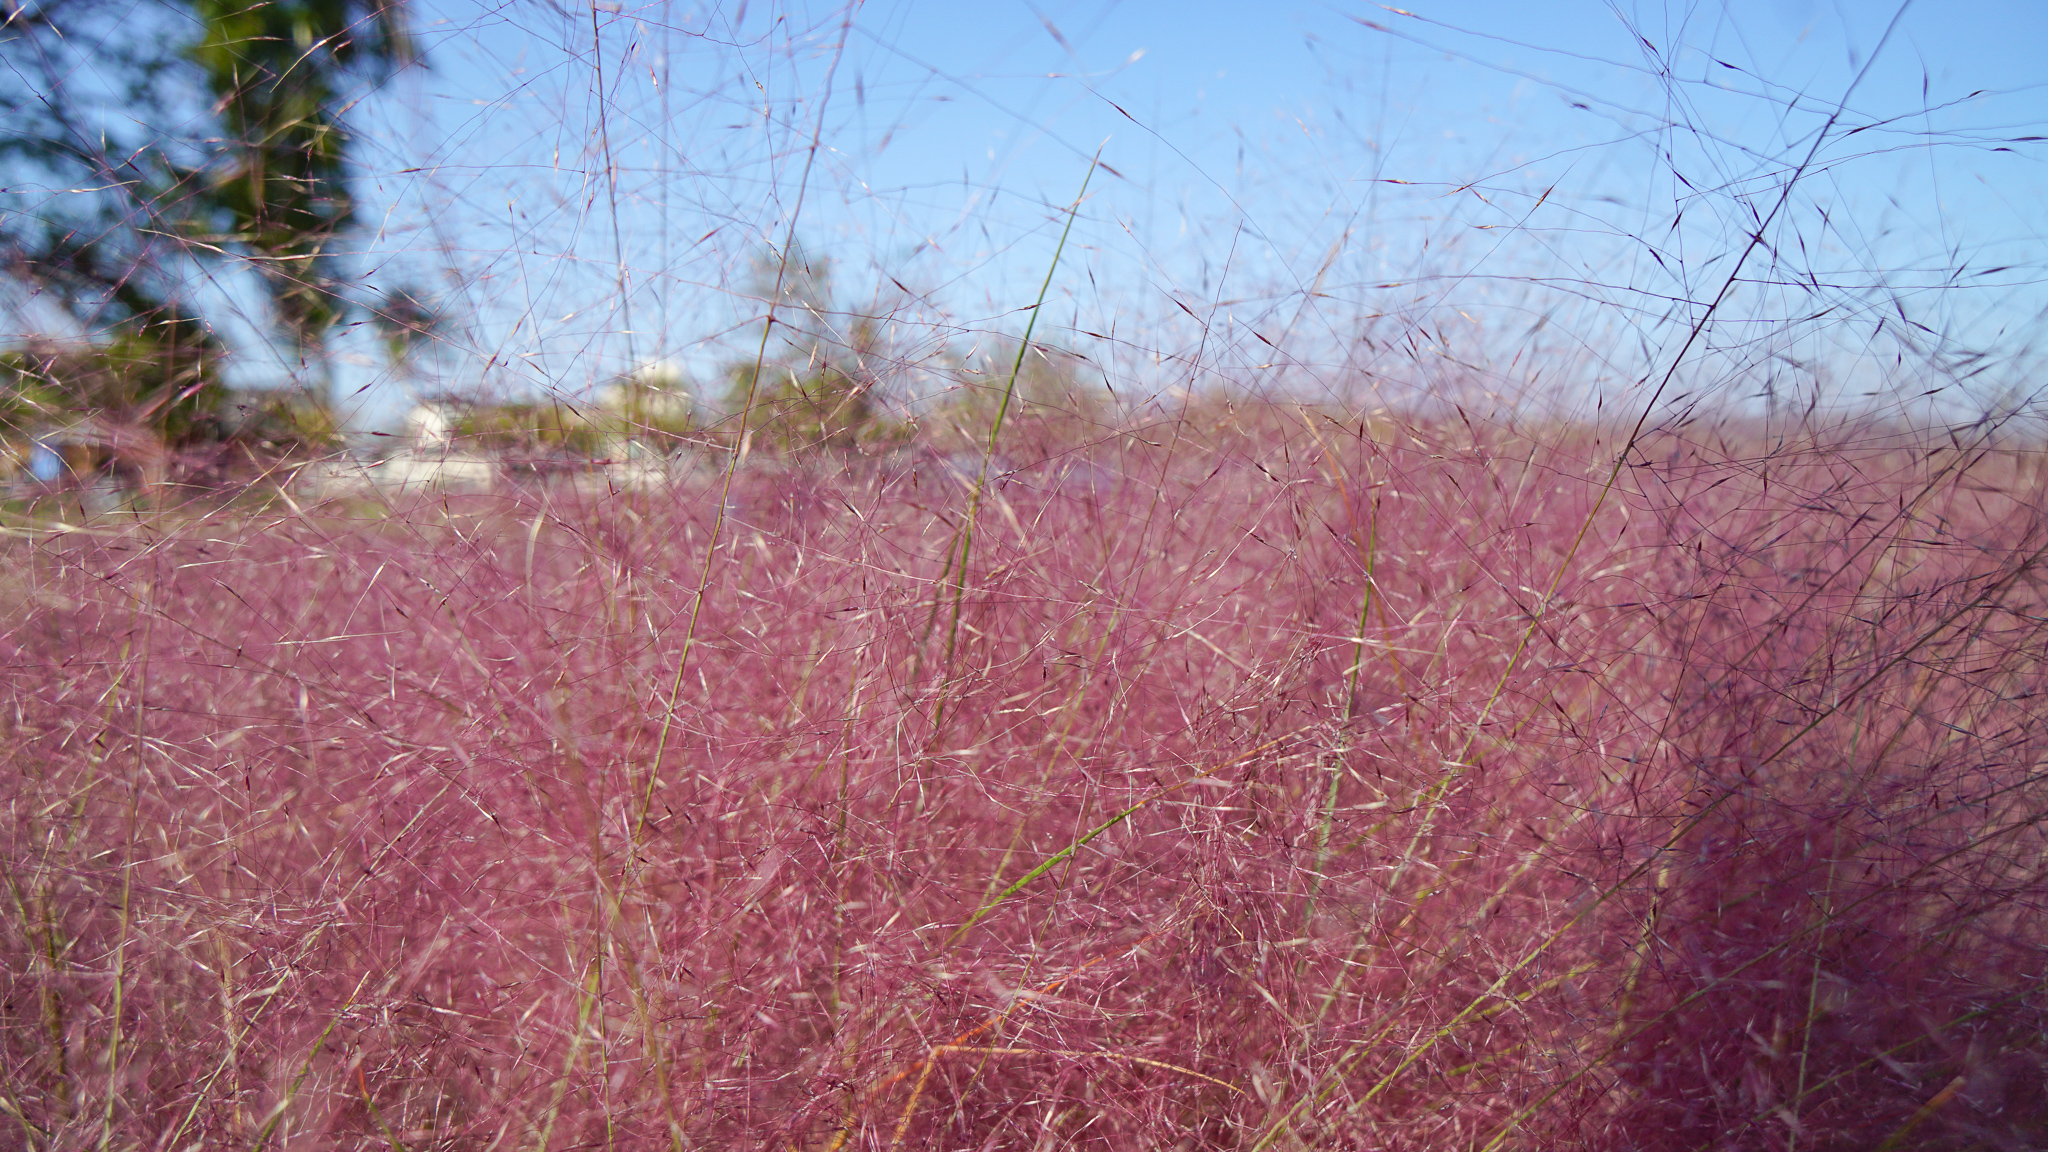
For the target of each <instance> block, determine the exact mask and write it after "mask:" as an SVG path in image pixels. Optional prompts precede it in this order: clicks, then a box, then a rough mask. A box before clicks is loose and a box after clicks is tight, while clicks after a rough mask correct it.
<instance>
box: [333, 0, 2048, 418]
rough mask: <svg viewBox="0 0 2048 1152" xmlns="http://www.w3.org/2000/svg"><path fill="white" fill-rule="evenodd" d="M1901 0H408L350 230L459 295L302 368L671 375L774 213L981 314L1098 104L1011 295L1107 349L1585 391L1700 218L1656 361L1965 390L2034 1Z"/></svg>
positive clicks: (1230, 375) (919, 329)
mask: <svg viewBox="0 0 2048 1152" xmlns="http://www.w3.org/2000/svg"><path fill="white" fill-rule="evenodd" d="M1898 12H1899V10H1898V9H1897V8H1895V7H1893V6H1890V5H1879V4H1867V3H1846V2H1843V3H1835V2H1822V0H1807V2H1799V0H1777V2H1772V0H1761V2H1756V3H1742V2H1735V3H1728V4H1725V5H1717V4H1707V3H1699V4H1691V5H1685V4H1677V3H1670V4H1653V3H1648V2H1641V3H1629V2H1627V0H1624V2H1622V3H1619V4H1602V3H1593V2H1580V0H1545V2H1543V3H1529V2H1522V3H1495V2H1477V0H1471V2H1455V3H1453V2H1443V3H1418V4H1417V5H1415V6H1413V7H1411V8H1410V9H1409V10H1408V11H1407V12H1401V11H1397V10H1394V9H1391V8H1385V7H1381V6H1378V5H1370V4H1344V3H1336V4H1296V3H1291V2H1288V0H1276V2H1273V3H1264V4H1254V3H1231V4H1220V3H1172V4H1168V3H1157V2H1126V3H1101V2H1098V0H1070V2H1060V0H1048V2H1046V3H1044V4H1040V5H1037V6H1033V5H1030V4H1025V3H1010V2H1006V0H990V2H985V3H968V4H961V3H957V2H956V3H948V4H940V3H934V2H927V0H903V2H897V3H885V2H880V0H877V2H873V3H868V4H864V5H860V6H858V7H856V8H854V9H852V10H850V11H849V10H848V9H846V8H842V7H834V6H827V5H812V6H801V5H780V4H774V3H766V2H761V0H750V2H748V3H744V4H742V3H720V4H691V3H687V2H684V0H654V2H651V3H633V2H630V0H627V2H622V3H610V2H607V0H600V2H599V3H598V4H597V5H596V6H595V7H594V8H592V7H588V6H586V7H583V8H580V9H579V8H575V7H573V6H572V7H556V6H551V5H543V4H539V3H533V4H521V5H510V6H505V5H497V4H491V5H475V4H467V3H459V2H456V0H425V2H423V3H421V4H420V5H419V8H418V17H419V19H420V21H421V24H422V31H423V42H424V44H425V45H426V48H427V58H428V60H429V67H428V68H427V69H425V70H422V71H415V72H413V73H411V74H409V75H407V76H405V77H403V78H401V79H400V80H399V81H398V82H396V83H394V84H393V85H391V86H390V87H388V88H387V89H386V90H384V91H382V92H380V93H378V94H376V95H375V96H373V97H372V98H370V99H369V100H368V101H366V102H365V104H364V106H363V107H362V108H361V110H360V111H359V112H358V114H357V123H358V124H359V125H360V140H361V145H362V149H361V151H362V155H363V157H364V160H365V176H364V179H363V182H362V192H363V194H364V196H365V199H366V202H367V203H368V204H369V205H370V206H371V208H370V209H369V210H366V212H365V218H366V219H372V220H374V222H375V228H374V231H373V232H372V233H371V234H369V235H366V236H365V238H364V249H363V252H362V255H361V257H360V259H361V260H362V261H363V266H364V267H365V268H367V269H369V270H370V272H371V279H372V280H373V282H379V283H381V284H382V285H384V286H391V285H396V284H399V283H409V284H416V285H422V286H425V287H427V288H428V289H430V290H431V291H433V292H435V293H437V294H439V295H441V296H443V297H444V298H445V299H446V300H447V301H448V302H449V303H450V305H451V307H452V308H453V309H454V310H455V311H456V312H457V313H458V315H459V316H460V318H461V319H462V321H463V327H462V328H461V329H460V330H459V334H458V335H457V336H455V337H454V338H453V339H452V341H451V345H450V347H449V348H448V349H447V350H446V351H444V352H443V353H442V354H440V355H438V356H435V357H431V358H429V359H428V360H425V361H422V362H421V363H420V364H419V365H416V366H415V368H414V371H413V375H412V376H411V378H409V379H407V378H401V377H399V376H397V375H394V374H393V373H392V372H390V371H389V370H388V369H387V368H385V367H383V366H382V365H380V364H378V363H377V362H376V358H375V357H374V356H373V355H371V354H370V353H369V351H368V345H367V344H366V343H365V344H363V346H362V347H361V348H358V349H357V350H356V351H354V352H353V353H351V358H352V361H353V362H352V363H351V364H350V365H348V366H347V367H346V368H345V371H344V379H345V380H346V381H347V382H348V383H349V384H350V386H351V389H353V390H360V398H359V403H360V404H361V405H362V407H361V412H362V418H363V419H365V420H367V421H369V422H372V423H377V422H382V421H384V420H386V419H388V413H389V412H390V411H391V409H392V408H393V407H394V405H396V404H397V403H399V402H400V400H401V399H402V397H403V396H404V394H405V393H406V391H407V390H408V389H409V388H416V387H429V388H431V387H442V386H455V387H469V386H474V385H476V384H477V383H479V382H480V381H481V382H485V383H487V384H488V385H489V386H491V387H494V388H497V389H500V390H503V391H508V392H518V391H522V390H524V391H527V392H529V393H531V392H537V391H547V392H555V393H559V394H564V395H570V396H573V395H577V394H580V393H581V392H582V391H583V390H585V389H587V388H588V387H589V386H590V385H591V384H592V383H594V382H596V381H599V380H602V379H603V378H605V377H607V376H608V375H610V374H612V373H614V372H617V371H619V370H621V369H622V368H624V367H626V366H628V365H629V364H631V363H633V362H635V361H641V360H646V359H651V358H655V357H668V358H672V359H674V360H676V361H678V362H679V363H681V364H683V365H684V366H686V367H687V368H688V369H689V370H690V371H691V372H692V373H693V374H694V375H696V376H698V377H699V378H706V377H710V376H712V375H714V374H715V373H716V371H717V369H718V366H719V365H720V364H721V363H724V362H729V361H731V360H733V359H735V358H738V357H741V356H744V355H747V354H749V353H750V352H751V345H750V344H749V338H750V334H757V333H758V331H759V330H758V327H753V326H750V325H749V324H748V323H747V322H748V321H749V320H750V319H751V318H753V317H755V316H757V315H758V314H759V311H760V305H759V302H758V299H757V298H756V297H757V295H758V293H757V292H755V291H754V290H753V289H752V287H751V285H752V283H753V280H754V277H753V275H752V269H753V267H754V266H755V265H756V263H757V262H758V260H759V259H760V254H761V253H762V252H763V251H764V250H766V249H767V247H768V246H769V245H771V244H772V245H780V244H781V243H782V242H783V240H784V237H785V236H786V235H787V234H788V232H789V229H790V225H791V221H792V218H794V219H795V233H796V235H797V236H798V237H799V239H800V242H801V243H802V244H803V245H804V248H805V250H806V251H807V252H809V253H810V254H812V255H813V256H817V257H825V258H829V259H830V260H831V261H832V266H833V278H834V287H835V297H836V302H837V304H838V306H839V307H841V308H844V309H846V310H848V311H858V312H867V313H872V314H882V315H888V316H890V317H893V318H894V319H895V320H896V321H897V323H896V325H895V327H894V328H893V329H892V339H893V344H892V350H893V352H894V354H895V355H896V356H897V357H898V358H899V359H901V360H902V361H903V362H905V363H906V364H913V365H914V364H915V363H917V362H919V361H921V360H925V361H928V360H930V359H931V358H934V357H939V356H942V355H948V354H957V353H960V352H963V351H966V350H968V349H970V348H972V347H974V346H975V344H976V342H977V341H978V340H985V339H986V338H987V336H988V335H990V334H1001V333H1009V334H1014V333H1016V332H1018V331H1020V330H1021V328H1022V326H1023V322H1024V313H1023V312H1022V311H1021V310H1022V309H1024V308H1026V307H1027V306H1028V305H1029V304H1030V303H1031V301H1032V300H1033V299H1034V298H1035V296H1036V293H1037V291H1038V286H1039V283H1040V281H1041V280H1042V279H1043V278H1044V276H1045V273H1046V268H1047V263H1048V261H1050V259H1051V257H1052V253H1053V248H1054V245H1055V243H1056V242H1057V240H1058V236H1059V228H1060V225H1061V223H1062V222H1063V220H1064V218H1065V211H1066V209H1067V207H1068V206H1069V205H1070V204H1071V203H1072V202H1073V201H1074V198H1075V196H1076V193H1077V192H1078V191H1079V188H1080V185H1081V182H1082V179H1083V177H1084V176H1086V175H1088V173H1089V170H1090V159H1091V157H1093V156H1094V155H1095V154H1096V152H1097V149H1098V148H1099V149H1100V150H1101V152H1100V156H1101V161H1102V164H1103V165H1104V167H1103V168H1101V169H1098V170H1096V171H1095V173H1094V175H1093V176H1092V177H1090V178H1089V179H1090V183H1089V191H1088V198H1087V200H1086V202H1085V203H1084V204H1083V205H1082V206H1081V208H1080V210H1079V211H1078V213H1077V214H1076V218H1075V227H1074V235H1073V240H1072V242H1071V243H1070V245H1069V248H1068V250H1067V252H1066V254H1065V256H1064V258H1063V259H1062V262H1061V265H1060V267H1059V269H1058V271H1057V272H1056V274H1055V275H1054V278H1053V290H1052V294H1051V297H1050V303H1049V305H1048V308H1047V309H1046V311H1045V312H1044V313H1043V314H1042V317H1041V320H1040V329H1039V331H1038V332H1037V335H1038V336H1039V337H1041V338H1050V339H1052V340H1054V341H1056V342H1058V343H1060V344H1063V345H1065V346H1067V347H1071V348H1074V349H1076V350H1077V351H1081V352H1083V353H1084V354H1086V355H1088V356H1090V357H1091V358H1092V359H1093V360H1094V361H1095V362H1096V363H1097V364H1099V365H1100V366H1101V370H1102V372H1103V375H1104V377H1105V378H1106V379H1107V380H1108V381H1109V382H1110V383H1111V384H1112V386H1114V387H1118V388H1121V389H1125V390H1135V391H1136V392H1137V393H1138V394H1140V395H1160V394H1165V393H1167V392H1169V391H1170V390H1171V389H1174V388H1180V387H1189V386H1194V387H1204V386H1209V385H1213V384H1217V383H1230V384H1235V385H1239V386H1265V385H1277V386H1283V387H1287V388H1290V389H1293V390H1295V391H1297V392H1305V393H1307V394H1310V395H1316V394H1324V395H1331V396H1338V395H1342V396H1347V397H1352V398H1358V397H1360V396H1361V395H1363V394H1364V393H1362V392H1361V389H1363V390H1364V392H1365V393H1369V392H1371V391H1372V389H1374V388H1377V387H1384V388H1387V389H1397V390H1398V389H1402V388H1412V387H1419V386H1427V387H1433V388H1439V389H1451V390H1454V391H1462V392H1464V393H1478V394H1489V393H1490V394H1494V395H1498V396H1505V397H1509V398H1524V399H1525V398H1527V397H1530V396H1533V395H1540V396H1543V397H1545V398H1546V399H1547V400H1548V402H1550V403H1553V404H1559V405H1562V406H1563V407H1565V408H1566V409H1568V410H1570V411H1573V412H1575V413H1578V414H1586V413H1589V412H1591V411H1592V410H1593V409H1594V408H1596V407H1597V406H1599V405H1602V404H1605V403H1608V402H1609V401H1611V400H1614V399H1616V398H1620V397H1625V396H1637V397H1640V396H1643V395H1646V389H1647V388H1653V387H1654V384H1650V385H1645V384H1644V383H1643V381H1644V380H1645V379H1648V378H1654V377H1658V376H1659V375H1660V374H1661V372H1662V371H1663V370H1664V369H1666V368H1668V366H1669V363H1670V360H1671V358H1672V357H1673V356H1674V355H1675V354H1676V352H1677V349H1678V347H1680V346H1681V345H1682V344H1683V342H1684V335H1685V333H1686V332H1687V331H1689V330H1690V327H1691V326H1692V324H1693V323H1694V322H1696V321H1698V320H1699V319H1700V317H1701V316H1702V314H1703V313H1704V312H1705V309H1706V306H1707V304H1708V303H1709V302H1710V301H1712V300H1714V299H1715V298H1716V297H1717V296H1719V295H1720V294H1721V290H1722V288H1723V286H1724V285H1725V284H1726V283H1727V282H1728V280H1729V277H1730V275H1731V274H1732V273H1734V270H1735V268H1736V263H1737V261H1738V259H1740V260H1742V261H1743V264H1742V269H1741V272H1740V274H1739V275H1737V277H1736V279H1737V283H1736V285H1735V287H1734V289H1733V291H1732V292H1730V293H1729V294H1728V296H1727V298H1726V299H1725V300H1724V301H1723V303H1722V304H1721V305H1720V307H1719V309H1718V311H1716V312H1715V314H1714V320H1715V321H1716V322H1715V323H1714V324H1713V325H1712V326H1711V327H1710V328H1709V329H1708V331H1707V333H1706V335H1705V337H1704V338H1703V339H1702V340H1701V341H1699V342H1697V345H1696V348H1695V351H1694V352H1693V353H1692V354H1691V357H1690V359H1689V363H1688V365H1687V366H1686V367H1685V368H1684V370H1683V371H1682V372H1681V373H1680V375H1679V376H1678V378H1677V379H1676V381H1675V382H1674V389H1675V390H1677V391H1680V392H1685V391H1691V392H1693V393H1694V394H1696V395H1702V396H1704V395H1709V394H1712V395H1720V396H1724V397H1729V396H1737V397H1739V396H1755V395H1758V394H1760V393H1761V392H1763V391H1769V392H1771V393H1772V395H1773V396H1774V398H1776V399H1779V400H1786V401H1788V402H1789V400H1790V398H1792V397H1796V396H1800V395H1805V394H1808V393H1811V392H1812V391H1814V390H1816V389H1818V390H1820V391H1821V392H1822V393H1823V395H1824V399H1825V401H1826V402H1828V403H1842V402H1847V398H1849V397H1850V396H1851V395H1852V394H1861V393H1864V392H1872V391H1876V392H1881V393H1884V394H1885V395H1886V396H1890V395H1891V394H1892V393H1900V394H1903V393H1904V392H1906V391H1914V392H1918V391H1922V389H1919V388H1918V387H1917V386H1916V385H1917V382H1919V381H1921V380H1930V381H1933V383H1930V384H1929V385H1928V387H1929V388H1933V387H1937V386H1945V387H1947V388H1948V389H1949V391H1947V392H1946V393H1945V395H1944V398H1945V399H1946V400H1948V401H1950V402H1951V403H1953V404H1957V405H1960V406H1961V407H1960V408H1959V409H1958V410H1961V409H1967V408H1968V407H1969V406H1970V405H1971V404H1979V403H1982V402H1983V401H1984V400H1985V399H1987V398H1989V397H1991V396H1993V395H1995V394H1996V393H1997V392H1998V391H1999V389H2001V388H2009V387H2012V386H2016V385H2018V384H2020V383H2022V382H2023V381H2024V380H2026V379H2028V378H2030V377H2029V372H2030V371H2031V369H2033V368H2034V367H2036V365H2035V364H2034V360H2033V357H2034V355H2035V353H2036V349H2035V347H2034V342H2035V340H2036V338H2037V336H2038V335H2039V331H2040V328H2041V319H2042V315H2041V312H2042V308H2043V305H2044V303H2048V295H2044V293H2043V292H2042V289H2041V282H2042V270H2043V267H2044V264H2048V237H2044V234H2043V229H2042V228H2041V226H2040V223H2039V217H2040V210H2039V206H2040V205H2042V204H2044V203H2048V200H2044V196H2043V193H2044V192H2048V180H2044V178H2043V171H2044V170H2043V167H2042V162H2043V159H2044V157H2048V151H2044V148H2048V145H2044V144H2043V143H2042V142H2040V141H2039V140H2023V139H2020V138H2022V137H2029V136H2033V137H2041V136H2048V55H2044V54H2043V53H2042V52H2041V50H2040V46H2041V45H2044V44H2048V5H2044V4H2038V3H1988V2H1986V3H1969V2H1954V0H1951V2H1945V3H1938V4H1937V3H1929V2H1923V3H1920V4H1917V5H1912V6H1909V7H1907V8H1906V9H1905V10H1904V12H1903V15H1899V16H1898V17H1897V20H1896V24H1895V25H1894V16H1895V14H1897V13H1898ZM1888 29H1889V36H1888V37H1887V30H1888ZM1852 86H1853V87H1852ZM1845 93H1846V94H1848V99H1847V103H1846V105H1843V104H1842V101H1843V98H1844V95H1845ZM1838 107H1839V113H1838ZM1831 117H1834V118H1835V121H1834V124H1833V127H1832V128H1831V129H1829V131H1828V133H1827V137H1826V139H1824V140H1822V141H1821V142H1820V148H1819V150H1818V152H1815V151H1814V145H1815V142H1816V139H1817V138H1818V134H1819V133H1820V132H1821V130H1822V128H1823V125H1825V124H1827V123H1828V122H1829V120H1830V118H1831ZM814 134H815V136H816V139H817V141H818V147H817V149H816V150H815V155H813V150H812V148H811V143H812V139H813V136H814ZM1809 154H1811V155H1812V163H1811V164H1810V165H1809V166H1808V167H1807V168H1806V169H1805V170H1804V171H1803V173H1802V174H1801V175H1800V178H1799V180H1798V181H1797V183H1796V184H1795V185H1794V186H1793V188H1792V191H1791V193H1790V194H1789V195H1788V194H1787V193H1786V191H1785V188H1786V185H1787V181H1788V178H1789V177H1790V175H1791V173H1792V172H1793V171H1794V170H1796V169H1798V168H1799V166H1800V165H1801V164H1802V163H1803V162H1805V161H1807V159H1808V157H1809ZM807 173H808V174H807ZM1781 202H1782V203H1781ZM1765 220H1769V221H1770V226H1769V227H1767V228H1766V227H1760V225H1761V223H1762V222H1763V221H1765ZM1753 236H1761V241H1760V242H1757V243H1755V244H1754V245H1752V243H1751V238H1752V237H1753ZM1745 253H1746V254H1745ZM1987 364H1991V365H1993V367H1991V368H1986V367H1985V365H1987ZM1973 371H1974V372H1977V373H1978V375H1976V376H1974V377H1972V378H1971V379H1970V380H1969V381H1967V382H1954V378H1956V377H1960V376H1962V375H1963V374H1964V373H1967V372H1973ZM913 375H914V373H913ZM1945 382H1946V383H1945ZM703 390H704V391H705V392H707V393H709V394H712V395H715V394H716V393H717V392H718V390H719V386H718V385H716V384H715V383H708V384H706V385H704V388H703ZM1887 402H1889V401H1887Z"/></svg>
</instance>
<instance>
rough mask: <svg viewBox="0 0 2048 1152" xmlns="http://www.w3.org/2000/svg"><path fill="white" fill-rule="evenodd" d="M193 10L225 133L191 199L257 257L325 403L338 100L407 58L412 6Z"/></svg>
mask: <svg viewBox="0 0 2048 1152" xmlns="http://www.w3.org/2000/svg"><path fill="white" fill-rule="evenodd" d="M189 2H190V3H191V5H192V9H193V12H194V15H196V16H197V17H198V20H199V24H200V27H201V29H202V30H203V37H202V39H201V40H200V42H199V44H198V46H197V47H196V48H195V49H193V51H192V58H193V59H194V60H195V61H196V62H197V63H198V65H199V69H200V73H201V76H202V78H203V81H204V84H205V87H206V91H207V93H208V94H209V95H210V96H211V97H212V98H213V101H214V107H215V108H217V109H219V114H220V118H221V127H222V128H223V129H224V132H225V137H224V140H223V142H222V145H221V147H220V148H219V150H218V151H217V152H216V153H215V154H214V155H213V156H212V157H210V163H209V165H208V170H207V172H206V178H205V180H204V181H203V183H202V185H201V187H200V189H199V192H198V194H197V195H196V196H195V197H194V198H193V204H194V206H195V207H198V208H200V209H201V210H202V212H204V213H205V214H206V215H207V216H210V217H211V218H212V220H213V222H214V223H215V224H216V225H217V226H219V227H220V231H219V236H220V238H221V239H223V240H226V241H228V242H229V243H231V244H233V245H234V246H235V247H237V248H239V249H241V250H242V251H244V252H246V253H247V254H248V255H249V256H250V258H251V259H252V261H253V262H254V264H255V267H256V271H257V273H258V274H259V275H260V276H261V277H262V278H263V283H264V287H265V288H266V289H268V290H269V293H270V300H271V307H272V309H273V311H274V318H275V320H276V322H277V324H278V327H279V328H280V329H281V330H282V333H283V335H284V336H285V337H286V338H287V339H288V340H289V341H290V342H291V344H292V346H293V349H294V350H295V351H296V352H297V353H298V357H299V363H300V365H301V367H302V369H305V370H307V371H310V372H311V373H313V374H314V375H315V376H316V377H317V378H318V386H317V387H315V388H313V389H312V391H313V392H314V394H315V396H316V398H317V399H318V401H319V402H320V403H322V404H323V405H325V404H327V403H329V402H331V397H330V396H328V395H327V391H328V388H327V357H326V340H327V333H328V331H329V330H330V329H332V328H333V327H334V325H335V323H336V322H337V321H338V320H340V319H341V317H342V314H343V312H344V311H345V308H346V305H345V299H346V298H345V296H344V295H343V293H342V291H341V290H340V287H339V284H340V279H341V276H342V270H341V269H338V268H336V267H335V256H334V252H333V243H334V240H335V237H336V236H337V235H338V234H339V233H340V232H341V231H342V230H343V229H345V228H347V227H348V225H349V223H350V221H351V220H352V219H353V218H354V215H355V199H354V196H353V195H352V194H351V192H350V190H349V183H348V149H347V144H348V137H347V134H346V132H345V131H344V127H343V124H342V121H341V108H342V101H343V99H344V97H345V95H346V94H347V92H348V90H349V88H350V87H351V81H353V80H356V79H359V78H361V79H371V80H381V79H383V78H384V77H385V76H387V75H388V74H389V73H390V71H391V70H392V69H394V68H396V67H398V66H400V65H403V64H405V63H408V62H410V61H411V60H412V58H413V46H412V40H411V37H410V36H409V35H408V33H407V30H406V8H405V4H404V2H403V0H189ZM406 300H407V303H408V304H411V303H416V301H413V299H412V298H411V297H407V298H406Z"/></svg>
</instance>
